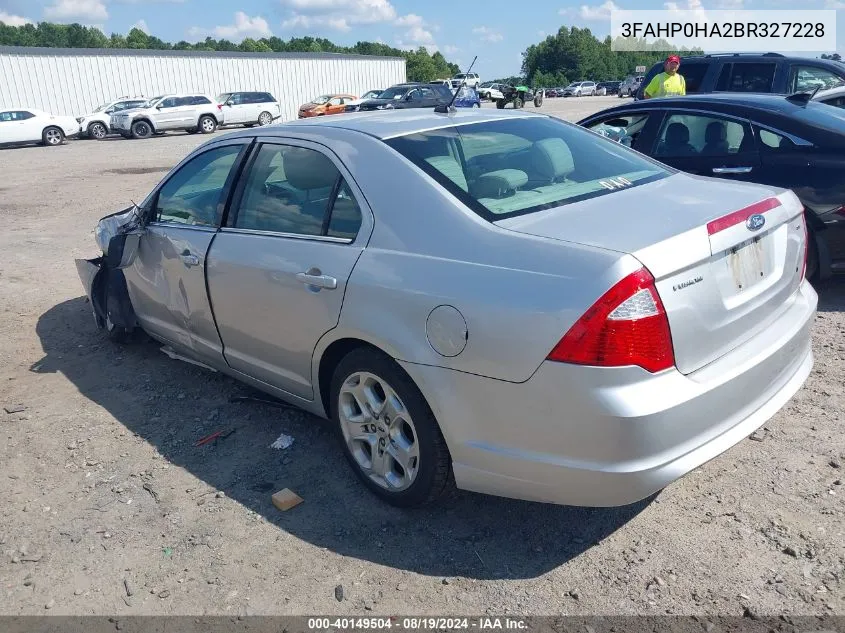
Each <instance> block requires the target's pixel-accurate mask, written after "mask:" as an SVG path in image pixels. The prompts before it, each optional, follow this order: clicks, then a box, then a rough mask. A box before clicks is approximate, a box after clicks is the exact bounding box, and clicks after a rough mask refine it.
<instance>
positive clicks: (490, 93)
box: [476, 81, 505, 101]
mask: <svg viewBox="0 0 845 633" xmlns="http://www.w3.org/2000/svg"><path fill="white" fill-rule="evenodd" d="M504 85H505V84H500V83H495V82H493V81H485V82H484V83H483V84H479V85H478V86H477V87H476V91H477V92H478V96H479V97H481V98H482V99H490V100H491V101H498V100H499V99H504V98H505V95H503V94H502V88H503V87H504Z"/></svg>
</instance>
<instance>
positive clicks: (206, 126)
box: [197, 114, 217, 134]
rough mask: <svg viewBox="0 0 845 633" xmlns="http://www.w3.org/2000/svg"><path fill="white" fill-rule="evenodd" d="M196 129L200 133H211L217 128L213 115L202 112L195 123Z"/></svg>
mask: <svg viewBox="0 0 845 633" xmlns="http://www.w3.org/2000/svg"><path fill="white" fill-rule="evenodd" d="M197 129H198V130H199V131H200V132H201V133H202V134H211V133H212V132H214V131H215V130H217V120H216V119H215V118H214V117H213V116H209V115H207V114H204V115H203V116H201V117H200V120H199V122H198V123H197Z"/></svg>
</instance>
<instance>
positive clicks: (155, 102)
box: [141, 95, 167, 108]
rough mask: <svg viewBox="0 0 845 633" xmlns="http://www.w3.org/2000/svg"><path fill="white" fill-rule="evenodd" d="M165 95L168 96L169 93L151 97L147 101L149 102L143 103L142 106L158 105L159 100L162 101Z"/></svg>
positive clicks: (152, 106) (151, 106)
mask: <svg viewBox="0 0 845 633" xmlns="http://www.w3.org/2000/svg"><path fill="white" fill-rule="evenodd" d="M165 96H167V95H162V96H160V97H153V98H152V99H150V100H149V101H147V102H146V103H145V104H144V105H142V106H141V107H142V108H154V107H155V106H156V104H157V103H158V102H159V101H161V100H162V99H164V97H165Z"/></svg>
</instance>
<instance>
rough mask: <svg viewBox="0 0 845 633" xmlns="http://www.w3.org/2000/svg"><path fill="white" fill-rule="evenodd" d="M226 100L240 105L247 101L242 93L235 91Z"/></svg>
mask: <svg viewBox="0 0 845 633" xmlns="http://www.w3.org/2000/svg"><path fill="white" fill-rule="evenodd" d="M228 101H229V102H230V103H231V104H232V105H242V104H244V103H249V102H248V101H247V100H245V99H244V95H243V93H240V92H236V93H235V94H233V95H231V96H230V97H229V99H228Z"/></svg>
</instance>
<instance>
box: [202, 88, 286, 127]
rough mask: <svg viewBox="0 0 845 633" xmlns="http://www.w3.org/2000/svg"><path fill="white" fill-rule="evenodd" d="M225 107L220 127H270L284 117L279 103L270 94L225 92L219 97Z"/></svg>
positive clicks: (219, 101) (218, 99)
mask: <svg viewBox="0 0 845 633" xmlns="http://www.w3.org/2000/svg"><path fill="white" fill-rule="evenodd" d="M217 103H219V104H221V105H222V106H223V109H222V111H221V113H222V117H223V119H222V120H221V121H220V125H246V126H250V127H251V126H253V125H255V124H258V125H261V126H264V125H270V124H271V123H272V122H273V121H275V120H276V119H278V118H279V117H281V116H282V108H281V106H280V105H279V102H278V101H276V99H275V98H273V95H271V94H270V93H269V92H224V93H223V94H221V95H218V96H217Z"/></svg>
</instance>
